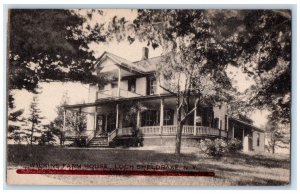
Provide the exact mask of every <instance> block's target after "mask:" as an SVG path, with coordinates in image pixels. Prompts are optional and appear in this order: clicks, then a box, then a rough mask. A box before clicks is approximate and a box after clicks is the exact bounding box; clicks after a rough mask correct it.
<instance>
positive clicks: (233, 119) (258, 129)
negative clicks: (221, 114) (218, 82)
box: [229, 118, 265, 132]
mask: <svg viewBox="0 0 300 194" xmlns="http://www.w3.org/2000/svg"><path fill="white" fill-rule="evenodd" d="M229 120H232V121H234V122H236V123H239V124H242V125H246V126H248V127H251V128H252V129H254V130H255V131H259V132H265V131H264V130H263V129H260V128H258V127H256V126H254V125H252V124H250V123H247V122H245V121H242V120H239V119H236V118H229Z"/></svg>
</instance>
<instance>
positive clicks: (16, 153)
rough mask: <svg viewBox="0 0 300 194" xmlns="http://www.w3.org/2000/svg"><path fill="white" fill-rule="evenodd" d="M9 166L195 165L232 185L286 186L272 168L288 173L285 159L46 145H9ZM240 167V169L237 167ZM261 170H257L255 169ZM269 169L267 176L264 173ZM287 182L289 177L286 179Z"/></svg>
mask: <svg viewBox="0 0 300 194" xmlns="http://www.w3.org/2000/svg"><path fill="white" fill-rule="evenodd" d="M7 153H8V156H7V159H8V160H7V162H8V166H28V165H30V164H32V163H42V164H45V163H52V164H108V165H114V164H116V165H118V164H120V165H122V164H123V165H124V164H127V165H137V164H149V165H166V164H169V165H171V164H172V165H175V164H177V165H185V166H196V167H197V168H196V169H197V170H199V171H213V172H215V173H216V177H215V178H216V179H223V180H227V181H228V180H229V181H231V182H232V185H286V184H288V181H282V180H280V178H278V177H277V175H276V173H280V172H276V171H274V172H273V171H272V170H271V168H281V169H280V170H282V172H284V173H285V174H287V172H288V169H289V166H290V162H289V160H288V159H275V158H271V157H267V156H263V155H248V154H241V153H239V154H234V155H227V156H225V157H223V158H220V159H213V158H206V159H203V158H201V156H200V155H199V154H196V153H189V154H182V155H181V156H179V157H178V156H176V155H174V154H173V153H160V152H157V151H155V150H131V149H80V148H79V149H76V148H71V149H70V148H60V147H49V146H24V145H8V152H7ZM237 165H239V168H236V166H237ZM256 168H260V169H258V170H257V169H256ZM266 168H270V170H268V171H269V172H268V173H269V174H266V172H264V169H266ZM286 179H288V178H286Z"/></svg>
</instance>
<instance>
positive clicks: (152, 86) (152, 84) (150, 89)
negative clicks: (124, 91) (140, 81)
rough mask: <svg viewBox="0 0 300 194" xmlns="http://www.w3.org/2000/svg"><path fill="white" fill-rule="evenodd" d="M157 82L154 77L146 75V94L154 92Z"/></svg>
mask: <svg viewBox="0 0 300 194" xmlns="http://www.w3.org/2000/svg"><path fill="white" fill-rule="evenodd" d="M156 85H157V82H156V78H155V77H148V78H147V95H153V94H156V89H157V87H156Z"/></svg>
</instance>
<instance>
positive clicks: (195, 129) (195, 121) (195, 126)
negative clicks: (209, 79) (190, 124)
mask: <svg viewBox="0 0 300 194" xmlns="http://www.w3.org/2000/svg"><path fill="white" fill-rule="evenodd" d="M194 108H195V110H194V135H195V136H196V135H197V118H196V117H197V104H196V102H195V106H194Z"/></svg>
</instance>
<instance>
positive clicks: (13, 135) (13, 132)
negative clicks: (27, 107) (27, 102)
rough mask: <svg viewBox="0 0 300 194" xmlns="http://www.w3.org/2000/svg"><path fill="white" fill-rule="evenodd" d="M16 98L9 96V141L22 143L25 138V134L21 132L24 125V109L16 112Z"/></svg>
mask: <svg viewBox="0 0 300 194" xmlns="http://www.w3.org/2000/svg"><path fill="white" fill-rule="evenodd" d="M15 108H16V107H15V105H14V98H13V96H12V95H9V103H8V139H12V140H14V142H16V143H21V142H22V141H23V140H24V138H25V133H24V132H23V131H22V130H21V124H22V123H24V118H23V117H22V115H23V113H24V109H18V110H15Z"/></svg>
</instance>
